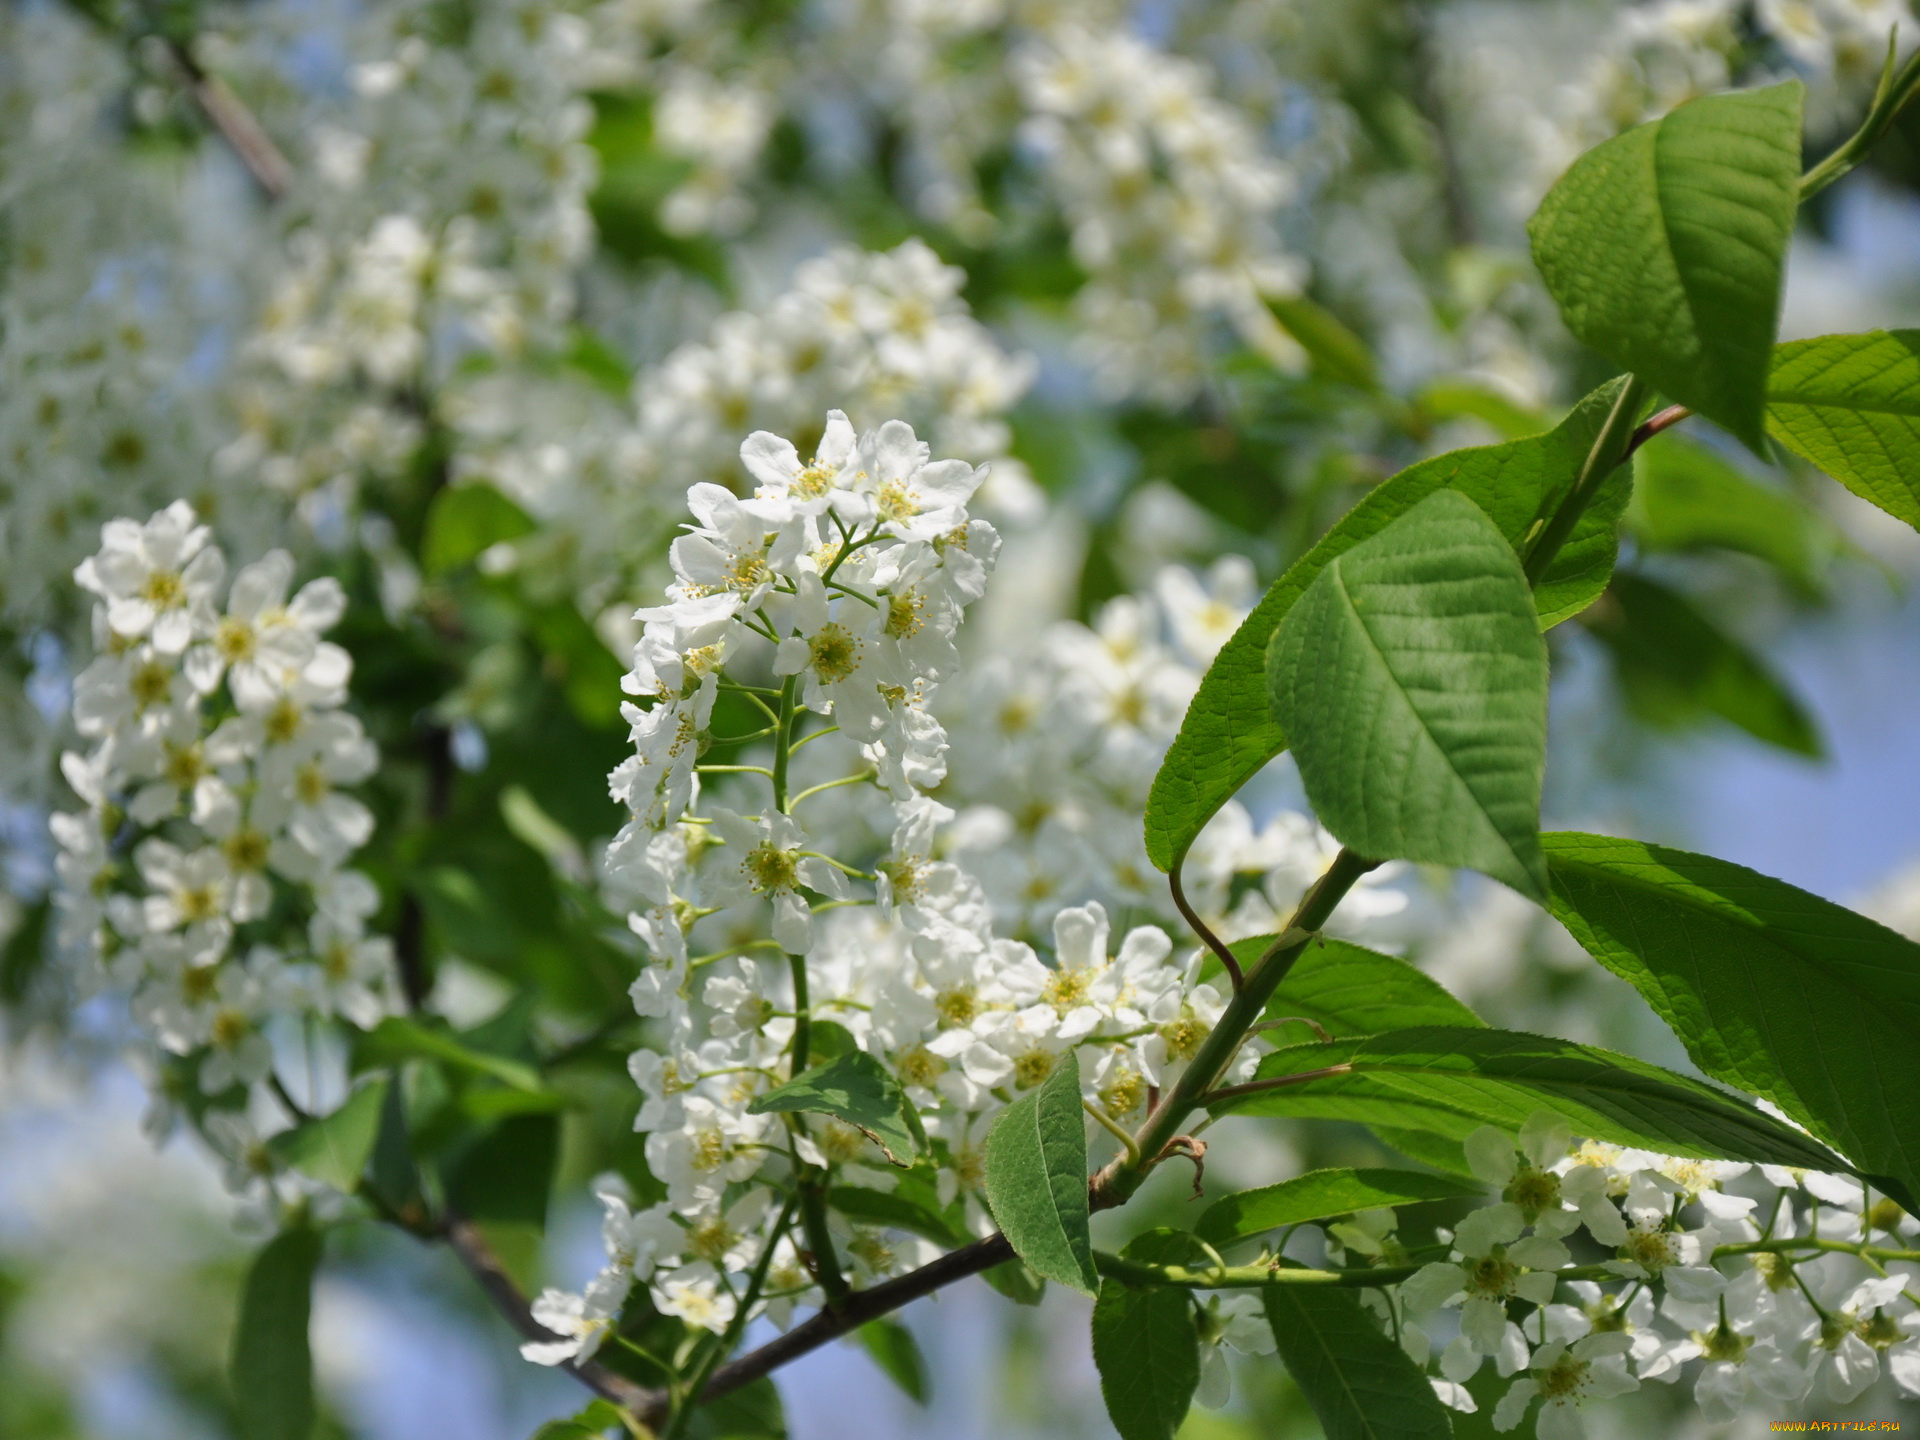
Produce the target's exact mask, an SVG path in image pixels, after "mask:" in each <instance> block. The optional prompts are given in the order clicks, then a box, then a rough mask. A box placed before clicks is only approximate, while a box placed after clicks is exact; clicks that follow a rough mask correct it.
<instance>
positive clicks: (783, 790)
mask: <svg viewBox="0 0 1920 1440" xmlns="http://www.w3.org/2000/svg"><path fill="white" fill-rule="evenodd" d="M799 683H800V677H799V676H798V675H789V676H787V679H786V683H785V684H784V685H782V686H781V687H780V713H779V715H778V716H776V717H775V719H774V736H773V774H772V775H771V776H770V777H769V778H770V779H771V780H772V781H773V808H774V809H776V810H778V811H779V812H780V813H781V814H782V815H784V814H786V813H787V762H788V760H790V759H791V758H792V754H793V743H792V742H793V692H794V690H795V689H796V688H797V687H798V686H799Z"/></svg>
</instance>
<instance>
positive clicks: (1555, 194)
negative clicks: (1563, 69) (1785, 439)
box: [1527, 81, 1802, 450]
mask: <svg viewBox="0 0 1920 1440" xmlns="http://www.w3.org/2000/svg"><path fill="white" fill-rule="evenodd" d="M1801 94H1802V87H1801V85H1800V83H1799V82H1798V81H1788V82H1787V83H1786V84H1784V85H1773V86H1769V87H1768V88H1766V89H1764V90H1745V91H1740V92H1738V93H1735V94H1730V95H1706V96H1702V97H1701V98H1699V99H1697V100H1690V101H1688V102H1687V103H1686V104H1684V105H1681V106H1679V107H1677V108H1676V109H1674V110H1673V111H1672V112H1671V113H1670V114H1668V115H1667V116H1665V117H1664V118H1663V119H1659V120H1655V121H1652V122H1651V123H1649V124H1646V125H1640V126H1636V127H1635V128H1634V129H1632V130H1629V131H1627V132H1626V133H1625V134H1622V135H1617V136H1615V137H1614V138H1613V139H1611V140H1609V141H1607V142H1606V143H1605V144H1603V145H1598V146H1596V147H1595V148H1594V149H1592V150H1589V151H1588V152H1587V153H1586V154H1585V155H1582V156H1581V157H1580V158H1579V159H1578V160H1576V161H1574V163H1573V167H1572V168H1571V169H1570V170H1568V171H1567V173H1566V174H1565V175H1564V176H1562V177H1561V179H1560V182H1559V183H1558V184H1557V185H1555V186H1554V187H1553V189H1552V190H1551V191H1550V192H1549V193H1548V195H1547V198H1546V199H1545V200H1544V201H1542V202H1541V205H1540V209H1539V211H1538V213H1536V214H1535V215H1534V217H1533V220H1532V222H1531V223H1530V224H1529V225H1528V227H1527V231H1528V234H1529V235H1531V236H1532V238H1533V258H1534V262H1535V263H1536V264H1537V265H1538V266H1539V267H1540V274H1541V276H1542V277H1543V278H1544V279H1545V280H1546V282H1547V289H1548V290H1549V291H1550V292H1552V295H1553V298H1554V299H1555V300H1556V301H1558V302H1559V305H1560V313H1561V315H1562V316H1563V317H1564V318H1565V319H1566V322H1567V328H1568V329H1569V330H1571V331H1572V332H1573V333H1574V336H1575V337H1576V338H1577V339H1579V340H1581V341H1582V342H1584V343H1585V344H1587V345H1590V346H1592V347H1593V348H1594V349H1595V350H1597V351H1599V352H1600V353H1601V354H1602V355H1604V356H1606V357H1607V359H1609V360H1611V361H1612V362H1613V363H1614V364H1616V365H1618V366H1620V367H1622V368H1623V369H1626V370H1631V371H1633V372H1634V373H1635V374H1637V375H1639V376H1640V378H1641V379H1643V380H1645V381H1647V382H1648V383H1649V384H1651V385H1652V386H1653V387H1654V388H1655V389H1656V390H1659V391H1661V392H1662V393H1663V394H1666V395H1668V396H1671V397H1672V398H1673V399H1675V400H1677V401H1679V402H1680V403H1681V404H1683V405H1687V406H1691V407H1692V408H1693V409H1694V410H1697V411H1698V412H1699V413H1700V414H1702V415H1705V416H1706V417H1707V418H1708V419H1710V420H1713V421H1716V422H1717V423H1719V424H1721V425H1724V426H1726V427H1727V429H1729V430H1731V431H1732V432H1733V433H1734V434H1735V435H1737V436H1739V437H1740V439H1742V440H1743V441H1745V442H1746V443H1747V444H1748V445H1750V446H1752V447H1753V448H1754V449H1755V450H1759V449H1760V448H1761V447H1762V445H1763V444H1764V418H1765V412H1766V392H1767V369H1768V366H1769V362H1770V360H1771V356H1772V347H1773V339H1774V331H1775V329H1776V327H1777V326H1778V324H1779V318H1780V291H1781V280H1782V277H1783V276H1784V274H1785V270H1786V254H1787V241H1788V239H1789V237H1790V236H1791V235H1792V233H1793V220H1794V213H1795V211H1796V209H1797V208H1798V205H1799V190H1800V101H1801Z"/></svg>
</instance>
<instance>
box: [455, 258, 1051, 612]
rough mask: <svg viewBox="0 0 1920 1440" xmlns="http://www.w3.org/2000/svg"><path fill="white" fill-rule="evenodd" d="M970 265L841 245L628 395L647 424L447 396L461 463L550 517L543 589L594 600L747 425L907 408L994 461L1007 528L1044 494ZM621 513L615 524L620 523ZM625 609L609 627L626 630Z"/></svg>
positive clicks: (934, 434)
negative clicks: (1013, 442) (975, 308)
mask: <svg viewBox="0 0 1920 1440" xmlns="http://www.w3.org/2000/svg"><path fill="white" fill-rule="evenodd" d="M965 279H966V275H965V272H964V271H961V270H959V269H958V268H956V267H954V266H950V265H944V264H942V263H941V262H940V260H939V258H938V257H937V256H936V255H935V254H934V253H933V251H932V250H931V249H929V248H928V247H927V246H926V245H925V244H924V243H923V242H921V241H919V240H909V241H907V242H905V243H904V244H902V245H900V246H898V247H897V248H895V249H893V250H890V251H884V252H879V253H869V252H866V251H861V250H857V249H854V248H853V247H851V246H843V247H839V248H836V249H834V250H833V251H831V252H829V253H828V254H826V255H823V256H820V257H818V258H816V259H813V260H809V261H806V262H804V263H803V264H802V265H800V266H799V268H798V269H797V270H796V271H795V272H794V276H793V280H792V284H791V286H790V288H788V289H787V290H786V291H785V292H783V293H782V294H780V295H778V296H776V297H775V298H774V299H773V300H772V302H771V303H769V304H768V305H767V306H765V307H764V308H763V309H759V310H755V311H733V312H729V313H727V314H725V315H722V316H721V317H719V319H717V320H716V321H715V322H714V323H713V325H712V326H711V328H710V330H709V332H708V334H707V336H706V338H704V339H703V340H699V341H693V342H689V343H687V344H685V345H682V346H680V347H678V348H677V349H675V350H674V351H673V352H672V353H671V354H669V355H668V356H667V357H666V358H665V359H664V360H663V361H662V362H661V363H660V364H658V365H656V366H653V367H650V368H648V369H646V370H643V371H642V372H641V373H640V375H639V376H638V377H637V378H636V379H635V381H634V385H633V396H634V402H635V405H636V407H637V416H628V415H623V414H620V413H619V412H618V411H617V408H616V407H615V406H613V405H612V404H611V403H610V402H608V401H606V400H589V399H586V398H583V397H580V396H577V395H575V396H571V397H569V396H563V395H561V394H559V393H556V391H557V387H555V386H554V385H552V384H550V383H549V384H544V385H543V384H539V383H531V382H529V381H528V379H527V377H524V376H522V375H519V374H517V373H514V374H507V375H502V376H499V377H493V378H489V377H484V376H483V377H480V378H478V379H476V380H474V381H473V382H471V383H469V384H466V385H463V386H462V388H461V390H460V392H459V393H458V394H456V395H454V396H451V397H449V399H448V401H447V402H446V404H445V406H444V407H443V408H444V410H445V414H446V417H447V419H448V422H449V423H450V424H451V425H452V427H453V428H454V430H455V432H456V433H457V434H458V436H459V437H460V441H461V451H460V454H459V455H458V456H457V457H456V459H455V462H454V470H455V473H456V475H457V476H459V477H460V478H462V479H467V478H472V479H484V480H487V481H488V482H490V483H492V484H493V485H495V486H496V487H497V488H498V489H500V490H501V491H502V492H503V493H505V494H506V495H508V496H509V497H510V498H512V499H513V500H514V501H515V502H516V503H518V504H519V505H520V506H521V507H522V508H523V509H525V510H527V511H528V512H529V513H530V514H532V515H533V516H535V517H536V518H538V519H539V520H540V521H541V523H542V531H541V534H540V535H538V536H536V537H533V538H532V539H530V540H529V541H527V542H524V543H523V544H521V545H519V546H517V547H515V551H514V554H513V556H512V558H511V560H508V559H507V558H506V557H504V556H503V557H502V562H503V563H506V564H511V565H513V566H517V567H518V568H519V569H520V570H521V571H522V573H524V574H526V575H527V576H528V578H529V579H530V580H532V581H534V582H535V583H552V582H551V579H546V580H542V578H541V577H542V575H543V574H545V575H546V576H549V577H550V576H552V575H556V574H557V575H562V576H567V577H571V579H572V582H573V585H574V587H575V588H576V589H577V590H578V591H580V592H581V594H582V595H583V597H584V599H585V602H586V603H587V604H588V606H589V607H590V608H596V609H597V608H600V607H602V606H606V605H608V604H610V603H612V602H613V601H614V600H616V599H618V598H622V597H624V596H625V595H627V594H629V593H631V591H630V589H629V586H630V585H631V583H632V581H633V578H634V577H633V576H632V575H631V573H630V571H631V569H632V567H633V565H634V557H635V555H636V553H641V554H644V553H645V552H644V551H637V550H636V547H635V545H634V543H633V542H634V536H635V535H636V534H646V533H655V534H658V533H661V532H664V531H667V530H668V529H669V528H670V526H671V523H672V519H673V517H672V516H671V515H669V514H668V508H669V504H670V503H674V502H665V503H663V497H666V496H676V497H677V496H679V495H682V494H684V493H685V492H686V488H687V487H688V486H689V485H692V484H696V483H699V482H702V481H708V482H711V481H715V480H724V479H725V478H726V477H728V476H729V475H730V473H731V471H732V469H733V466H734V457H735V454H736V452H737V450H738V444H739V438H738V437H739V435H740V433H741V431H742V430H744V429H746V428H747V427H749V426H753V427H757V428H765V429H770V430H776V431H778V432H780V433H785V434H803V433H804V432H805V431H806V430H807V429H808V428H809V427H815V426H818V424H819V418H818V417H819V416H820V415H822V414H823V413H825V411H826V410H827V408H828V407H829V406H830V405H833V404H836V403H838V404H840V405H842V406H843V407H844V408H845V409H846V411H847V412H848V413H849V414H850V415H851V416H852V417H853V418H854V420H855V422H856V423H874V424H877V423H878V422H879V420H880V419H882V418H884V417H886V416H902V417H904V418H905V419H906V421H907V423H909V424H911V425H913V426H914V427H915V429H916V430H917V431H919V432H921V433H923V434H925V435H926V436H927V438H928V440H929V442H930V443H932V444H933V445H935V446H936V447H937V448H938V449H940V450H941V451H942V453H946V454H957V455H960V456H964V457H966V458H967V459H970V460H972V461H974V462H976V463H980V462H985V461H993V462H994V474H993V478H992V480H991V482H990V483H989V484H988V486H987V491H986V493H985V494H983V496H982V497H981V498H982V502H983V503H984V504H985V506H986V508H988V509H989V510H990V511H991V512H992V513H995V514H997V515H1000V516H1003V517H1009V518H1016V519H1018V518H1024V517H1026V516H1028V515H1031V514H1032V513H1033V511H1034V510H1035V509H1036V508H1037V507H1038V505H1039V503H1040V501H1039V496H1038V492H1037V491H1036V490H1035V488H1034V486H1033V484H1032V482H1031V481H1030V480H1028V479H1027V478H1026V475H1025V471H1024V467H1022V466H1021V465H1020V464H1019V463H1018V462H1016V461H1011V460H1008V459H1006V458H1005V456H1006V450H1007V446H1008V442H1009V432H1008V427H1007V424H1006V420H1005V418H1004V417H1005V414H1006V412H1007V411H1008V410H1009V409H1011V408H1012V406H1013V404H1014V403H1015V402H1016V401H1017V400H1018V399H1019V398H1020V396H1021V395H1022V393H1024V392H1025V390H1026V388H1027V386H1028V385H1029V384H1030V383H1031V382H1032V379H1033V373H1034V364H1033V361H1032V360H1031V359H1030V358H1028V357H1024V356H1012V355H1009V354H1008V353H1007V352H1006V351H1005V350H1004V349H1003V348H1002V347H1001V345H1000V343H999V342H998V341H997V340H996V339H995V338H994V337H993V335H992V334H991V333H989V332H988V330H987V329H986V327H985V326H983V325H981V324H980V323H979V322H978V321H977V320H975V319H974V318H973V317H972V316H971V315H970V314H969V313H968V311H967V306H966V302H965V301H964V300H963V299H962V298H961V296H960V287H961V285H962V283H963V282H964V280H965ZM610 518H611V519H612V521H613V523H609V521H610ZM626 620H627V610H626V609H625V608H621V609H618V610H616V611H613V612H610V613H609V614H608V616H607V622H606V623H607V625H608V627H609V628H611V629H613V630H615V631H618V630H620V629H624V628H627V627H626Z"/></svg>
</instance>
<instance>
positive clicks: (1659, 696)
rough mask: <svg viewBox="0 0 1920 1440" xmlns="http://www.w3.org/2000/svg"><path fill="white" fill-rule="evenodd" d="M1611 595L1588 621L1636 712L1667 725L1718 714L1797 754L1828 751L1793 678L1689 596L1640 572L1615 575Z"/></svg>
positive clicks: (1650, 722) (1646, 719)
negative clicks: (1792, 688)
mask: <svg viewBox="0 0 1920 1440" xmlns="http://www.w3.org/2000/svg"><path fill="white" fill-rule="evenodd" d="M1609 594H1610V596H1611V598H1612V603H1611V604H1606V605H1596V606H1594V608H1593V609H1592V610H1591V611H1589V612H1588V614H1587V618H1586V620H1585V623H1586V625H1587V628H1588V629H1589V630H1591V631H1592V632H1593V633H1594V634H1595V635H1597V636H1598V637H1599V638H1600V639H1601V640H1602V641H1603V642H1605V644H1606V646H1607V649H1608V650H1609V651H1611V652H1612V655H1613V663H1614V670H1615V673H1616V674H1617V675H1618V676H1619V680H1620V689H1621V691H1622V693H1623V694H1624V695H1625V696H1626V700H1627V704H1628V705H1629V706H1630V707H1631V709H1632V710H1633V713H1634V714H1635V715H1637V716H1639V717H1640V718H1641V719H1642V720H1645V721H1646V722H1647V723H1649V724H1652V725H1663V726H1681V725H1687V724H1691V723H1694V722H1696V721H1698V720H1700V719H1702V718H1703V717H1705V716H1708V715H1717V716H1719V717H1720V718H1721V719H1722V720H1726V721H1728V722H1730V723H1731V724H1734V725H1737V726H1739V727H1740V728H1741V729H1742V730H1744V731H1746V732H1747V733H1748V734H1749V735H1751V736H1753V737H1754V738H1755V739H1756V740H1764V741H1765V742H1766V743H1767V744H1769V745H1778V746H1779V747H1780V748H1781V749H1782V750H1791V751H1793V752H1794V753H1795V754H1796V755H1807V756H1811V757H1813V758H1815V759H1818V758H1819V757H1820V756H1822V755H1823V754H1824V753H1825V748H1824V747H1823V746H1822V744H1821V743H1820V732H1819V731H1818V730H1817V729H1815V728H1814V723H1813V719H1812V717H1811V716H1809V715H1808V714H1807V712H1806V711H1805V710H1804V709H1803V708H1802V707H1801V705H1800V702H1799V701H1798V700H1797V699H1795V698H1794V695H1793V692H1792V691H1790V690H1788V689H1787V687H1786V684H1785V682H1783V681H1782V680H1781V679H1780V678H1779V677H1778V676H1776V675H1775V674H1774V673H1773V672H1772V671H1771V670H1769V669H1768V668H1767V666H1766V665H1765V664H1764V663H1763V662H1762V661H1761V660H1760V658H1759V656H1757V655H1755V654H1754V653H1753V652H1752V651H1750V650H1748V649H1747V648H1746V647H1745V646H1744V645H1742V644H1740V642H1739V641H1737V640H1735V639H1734V638H1733V637H1732V636H1730V635H1728V634H1726V633H1725V632H1724V631H1722V630H1721V629H1719V627H1717V626H1716V625H1714V623H1713V622H1712V621H1711V620H1709V619H1707V617H1706V616H1704V615H1702V614H1701V613H1700V612H1699V611H1698V610H1696V609H1694V608H1693V605H1692V603H1691V602H1690V601H1688V600H1687V599H1686V597H1684V596H1682V595H1680V594H1678V593H1677V592H1675V591H1673V590H1669V589H1668V588H1667V587H1666V586H1664V585H1659V584H1656V583H1654V582H1653V581H1651V580H1648V579H1645V578H1644V577H1642V576H1638V575H1616V576H1614V577H1613V587H1612V589H1611V591H1610V592H1609Z"/></svg>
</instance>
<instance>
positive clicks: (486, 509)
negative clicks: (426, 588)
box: [420, 484, 534, 579]
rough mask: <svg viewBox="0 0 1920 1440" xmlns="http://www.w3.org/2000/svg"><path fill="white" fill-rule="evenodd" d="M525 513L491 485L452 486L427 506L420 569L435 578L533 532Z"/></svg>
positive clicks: (531, 523) (421, 544) (531, 524)
mask: <svg viewBox="0 0 1920 1440" xmlns="http://www.w3.org/2000/svg"><path fill="white" fill-rule="evenodd" d="M533 528H534V527H533V521H532V520H531V519H530V518H529V517H528V515H527V512H526V511H524V510H522V509H521V508H520V507H519V506H518V505H516V504H514V503H513V501H511V500H509V499H508V498H507V497H506V496H504V495H502V494H501V493H500V492H499V491H498V490H496V489H494V488H493V487H492V486H491V485H483V484H477V485H454V486H449V487H448V488H447V489H444V490H442V491H441V492H440V493H439V494H438V495H436V496H434V497H433V504H431V505H430V506H428V507H427V528H426V534H425V536H424V537H423V538H422V540H421V542H420V568H421V569H422V570H424V571H425V572H426V573H427V575H428V577H429V578H434V579H437V578H438V577H440V576H442V575H446V574H448V573H450V572H451V571H454V570H458V569H459V568H460V567H461V566H462V565H466V564H469V563H470V562H472V561H473V560H475V559H477V558H478V557H479V555H480V552H481V551H483V550H485V549H487V548H488V547H489V546H493V545H497V544H499V543H500V542H501V541H503V540H513V539H517V538H518V537H520V536H522V535H525V534H527V533H528V532H529V531H531V530H532V529H533Z"/></svg>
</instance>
